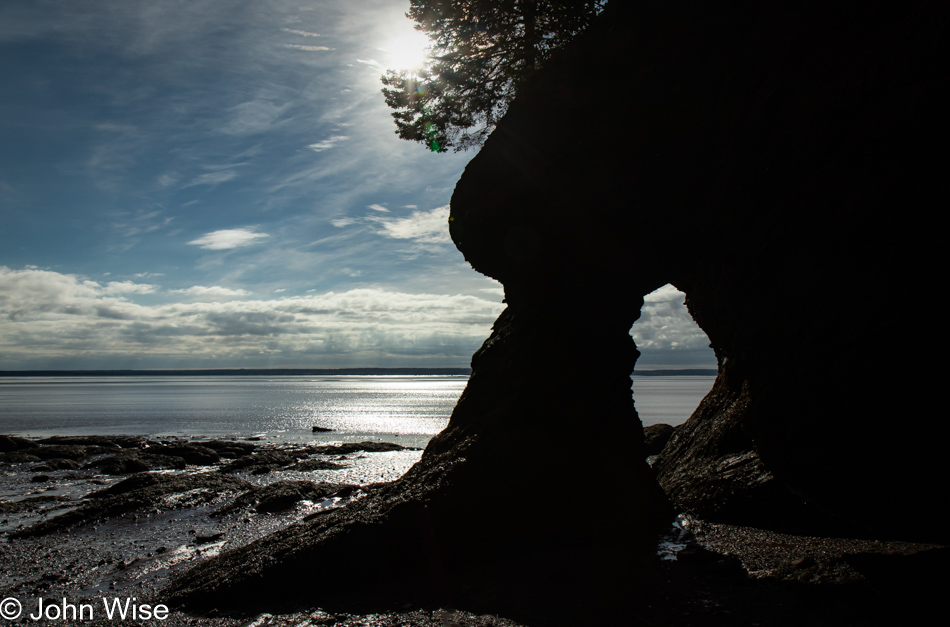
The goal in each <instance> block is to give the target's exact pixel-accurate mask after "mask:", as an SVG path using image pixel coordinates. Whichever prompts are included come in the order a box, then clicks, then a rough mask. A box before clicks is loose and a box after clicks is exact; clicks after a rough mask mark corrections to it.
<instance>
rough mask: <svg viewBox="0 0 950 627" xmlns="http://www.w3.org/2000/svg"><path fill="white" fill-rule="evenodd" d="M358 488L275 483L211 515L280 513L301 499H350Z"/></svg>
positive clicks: (258, 489) (255, 490)
mask: <svg viewBox="0 0 950 627" xmlns="http://www.w3.org/2000/svg"><path fill="white" fill-rule="evenodd" d="M356 488H357V486H354V485H349V484H342V483H327V482H325V481H321V482H319V483H314V482H312V481H275V482H274V483H271V484H268V485H266V486H261V487H256V488H252V489H251V490H250V491H248V492H247V493H245V494H242V495H241V496H239V497H238V498H236V499H234V501H233V502H232V503H229V504H228V505H226V506H224V507H222V508H221V509H219V510H217V511H216V512H214V513H213V514H212V516H224V515H226V514H231V513H234V512H237V511H241V510H245V509H250V508H253V509H254V511H256V512H258V513H273V512H279V511H283V510H286V509H289V508H291V507H293V506H294V505H295V504H297V503H298V502H300V501H302V500H310V501H323V500H324V499H327V498H330V497H332V496H334V495H336V494H340V495H341V498H342V497H343V496H349V495H350V494H352V491H353V490H355V489H356Z"/></svg>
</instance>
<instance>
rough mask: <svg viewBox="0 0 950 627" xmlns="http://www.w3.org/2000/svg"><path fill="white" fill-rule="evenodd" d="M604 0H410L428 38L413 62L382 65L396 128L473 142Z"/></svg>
mask: <svg viewBox="0 0 950 627" xmlns="http://www.w3.org/2000/svg"><path fill="white" fill-rule="evenodd" d="M604 5H606V0H500V1H498V0H412V2H411V5H410V9H409V12H408V13H406V17H408V18H410V19H412V20H414V21H415V22H416V29H418V30H420V31H422V32H424V33H425V34H426V35H428V36H429V38H430V39H431V40H432V52H431V54H430V56H429V61H428V62H427V63H426V65H425V66H424V67H422V68H419V69H416V70H398V71H397V70H387V71H386V73H385V74H384V75H383V76H382V78H381V80H382V82H383V85H384V87H383V94H384V96H385V98H386V104H388V105H389V106H390V107H392V108H393V109H395V111H393V114H392V115H393V119H394V120H395V121H396V133H397V134H398V135H399V137H401V138H403V139H408V140H410V141H417V142H421V143H423V144H425V145H426V146H427V147H428V148H429V149H430V150H432V151H434V152H446V151H448V149H449V148H453V149H454V150H455V151H456V152H457V151H460V150H467V149H468V148H469V147H472V146H478V145H480V144H481V143H482V142H483V141H485V138H486V137H488V134H489V133H491V131H492V129H493V128H494V127H495V123H496V122H497V121H498V119H499V118H500V117H501V116H502V115H503V114H504V112H505V110H506V109H507V107H508V103H509V102H510V101H511V99H512V98H514V96H515V95H516V93H517V90H518V85H519V84H520V83H521V82H522V81H523V80H524V78H525V77H526V76H527V75H529V74H530V73H531V72H532V71H534V70H535V69H537V68H538V67H540V66H541V65H542V64H543V63H544V62H545V61H546V60H547V59H548V58H549V57H550V55H551V53H552V52H553V51H554V50H555V49H556V48H558V47H560V46H562V45H563V44H565V43H566V42H567V41H569V40H570V39H572V38H573V37H574V36H576V35H577V34H578V33H579V32H580V31H582V30H583V29H584V27H586V26H587V25H588V24H589V23H590V21H591V20H592V19H593V18H594V16H596V15H597V13H599V12H600V10H601V9H602V8H603V7H604Z"/></svg>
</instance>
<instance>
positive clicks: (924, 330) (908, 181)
mask: <svg viewBox="0 0 950 627" xmlns="http://www.w3.org/2000/svg"><path fill="white" fill-rule="evenodd" d="M947 12H948V11H947V8H946V5H945V4H942V3H938V2H913V3H904V4H901V5H899V6H898V5H894V4H892V3H883V2H861V3H848V2H845V3H830V4H829V3H826V2H815V1H808V0H805V1H799V2H772V3H706V2H638V3H620V2H617V3H611V4H610V5H609V6H608V8H607V9H606V10H605V11H604V13H603V14H602V16H601V18H600V19H599V20H598V23H597V24H596V25H595V26H593V27H592V28H591V29H590V30H589V31H588V32H587V33H586V34H585V35H584V36H583V37H581V38H580V39H578V40H577V41H576V42H575V43H574V44H572V45H571V46H569V47H568V48H567V49H565V50H564V51H563V53H562V54H560V55H558V56H557V57H556V58H555V60H554V61H553V62H552V63H551V64H550V65H549V66H548V67H546V68H545V69H544V70H542V71H540V72H539V73H538V74H537V75H536V76H534V77H533V79H532V80H530V81H529V82H528V84H527V85H525V87H524V88H523V89H522V90H521V92H520V93H519V96H518V98H517V99H516V100H515V101H514V102H513V103H512V105H511V107H510V109H509V111H508V113H507V114H506V116H505V117H504V119H503V120H502V122H501V123H500V124H499V125H498V128H497V129H496V131H495V132H494V133H493V134H492V135H491V137H490V138H489V139H488V140H487V142H486V144H485V146H484V148H483V149H482V150H481V152H480V153H479V154H478V155H476V156H475V157H474V158H473V159H472V161H471V162H470V164H469V165H468V167H467V168H466V170H465V173H464V175H463V176H462V178H461V180H460V181H459V182H458V184H457V186H456V189H455V193H454V195H453V197H452V209H451V218H450V232H451V235H452V238H453V240H454V241H455V243H456V245H457V247H458V248H459V250H461V251H462V253H463V254H464V255H465V258H466V259H467V260H468V261H469V262H470V263H471V264H472V266H473V267H474V268H475V269H477V270H478V271H480V272H482V273H484V274H487V275H489V276H492V277H495V278H496V279H498V280H500V281H501V282H502V283H503V284H504V286H505V294H506V300H507V305H508V307H507V309H506V310H505V312H504V313H502V315H501V316H500V317H499V319H498V321H497V322H496V323H495V326H494V329H493V332H492V334H491V337H489V338H488V339H487V340H486V342H485V344H484V345H483V346H482V348H481V349H480V350H479V351H478V352H477V353H476V354H475V356H474V357H473V360H472V367H473V372H472V376H471V379H470V381H469V384H468V387H467V388H466V390H465V392H464V393H463V395H462V397H461V399H460V400H459V403H458V405H457V407H456V408H455V411H454V412H453V415H452V418H451V421H450V423H449V426H448V427H447V428H446V430H445V431H443V432H442V433H441V434H439V435H438V436H437V437H436V438H434V439H433V440H432V442H431V443H430V444H429V446H428V448H427V449H426V451H425V453H424V454H423V456H422V459H421V461H420V462H419V463H418V464H417V465H416V466H415V467H413V468H412V469H411V470H410V471H409V472H408V473H407V474H406V475H405V476H404V477H403V478H402V479H400V480H399V481H397V482H395V483H394V484H391V485H389V486H386V487H384V488H382V489H380V490H378V491H376V492H375V493H374V494H373V495H371V496H369V497H367V498H364V499H361V500H359V501H357V502H355V503H354V504H352V505H350V506H348V507H346V508H343V509H340V510H336V511H332V512H329V513H326V514H322V515H320V516H318V517H316V518H313V519H312V520H309V521H307V522H305V523H304V524H302V525H299V526H296V527H292V528H290V529H287V530H285V531H283V532H280V533H278V534H275V536H272V537H269V538H265V539H263V540H260V541H258V542H256V543H253V544H251V545H249V546H247V547H245V548H243V549H238V550H236V551H233V552H230V553H226V554H223V555H222V556H220V557H218V558H215V559H213V560H209V561H207V562H205V563H204V564H202V565H199V566H197V567H196V568H194V569H193V570H191V571H190V572H188V573H187V574H186V575H185V576H184V577H182V578H180V579H179V580H178V582H177V583H175V584H174V585H173V586H172V587H171V588H170V589H169V590H167V591H166V596H165V597H164V598H166V599H168V600H169V601H177V602H180V603H184V604H185V605H187V606H190V607H192V608H197V609H201V608H205V609H207V608H212V607H215V608H221V609H224V608H229V607H243V608H248V607H253V606H255V605H257V606H264V605H266V606H267V607H268V608H270V609H274V606H275V605H283V606H285V607H294V606H297V605H307V604H310V605H320V606H328V605H332V604H334V603H343V602H344V601H345V600H347V599H349V600H350V601H353V602H356V601H359V602H360V603H363V604H364V605H366V604H369V605H374V604H375V605H378V606H386V605H387V604H393V603H404V602H409V603H440V604H455V605H456V606H459V607H465V608H466V609H474V610H491V611H495V612H506V613H508V615H510V616H512V617H514V618H522V619H524V620H531V621H536V622H537V624H581V623H586V624H593V623H591V622H590V621H591V620H592V618H591V616H592V614H591V612H592V611H594V609H596V611H597V612H600V613H601V614H602V615H603V617H611V616H613V617H617V616H620V615H622V614H624V613H626V612H629V611H630V608H631V606H635V604H636V600H635V599H634V600H631V596H630V595H631V592H630V590H632V589H635V587H636V585H637V581H638V577H641V576H642V572H643V568H642V565H643V564H644V563H645V562H646V561H648V560H649V556H650V555H651V553H652V552H653V550H654V545H655V539H654V537H655V536H654V534H655V532H656V529H657V528H658V527H660V526H662V525H663V524H666V522H667V521H668V520H669V517H670V515H671V513H672V511H673V510H672V509H670V508H669V506H668V504H667V503H666V502H665V500H664V497H663V496H662V494H660V492H659V489H658V487H657V484H656V480H655V479H654V475H653V474H652V472H651V470H650V469H648V468H647V466H646V465H645V463H644V456H643V435H642V428H641V425H640V423H639V420H638V419H637V416H636V411H635V408H634V406H633V403H632V401H631V397H630V378H629V377H630V374H631V372H632V370H633V365H634V362H635V360H636V357H637V352H636V348H635V346H634V345H633V342H632V340H631V338H630V335H629V330H630V326H631V325H632V323H633V322H634V321H635V320H636V318H637V317H638V315H639V310H640V307H641V306H642V297H643V296H644V295H645V294H648V293H649V292H651V291H652V290H654V289H656V288H658V287H660V286H662V285H664V284H666V283H672V284H673V285H675V286H676V287H678V288H679V289H681V290H682V291H684V292H685V293H686V295H687V304H688V307H689V310H690V312H691V313H692V315H693V317H694V318H695V319H696V321H697V323H698V324H699V325H700V326H701V327H702V328H703V330H704V331H705V332H706V333H707V335H708V336H709V338H710V341H711V343H712V346H713V348H714V349H715V351H716V354H717V357H718V359H719V366H720V375H719V378H718V379H717V383H716V387H715V388H714V390H713V392H712V393H711V394H710V396H709V397H707V399H706V400H705V401H704V403H703V405H702V406H701V408H700V410H699V411H697V413H696V414H695V415H694V417H693V418H692V419H691V420H690V422H689V423H687V425H684V427H683V428H681V429H680V430H678V432H677V434H676V435H674V436H673V439H672V440H671V441H670V443H669V444H668V445H667V447H666V449H664V452H663V453H662V454H661V456H660V459H659V461H658V462H657V464H658V466H657V468H658V476H659V479H660V483H661V484H662V485H663V486H664V487H665V488H666V489H667V490H668V492H669V496H670V498H671V499H672V500H673V501H674V502H675V503H676V504H677V505H679V506H680V507H687V508H690V509H691V510H693V511H695V512H696V513H697V514H699V515H705V516H709V517H712V518H716V517H717V516H719V517H723V518H726V519H729V520H731V521H734V522H745V523H752V524H763V522H764V523H768V522H769V521H771V522H775V521H781V520H795V521H799V522H801V523H802V524H807V523H808V522H809V521H810V520H813V519H814V518H816V517H817V518H821V519H822V520H823V521H825V522H826V523H827V524H831V525H832V526H833V525H835V524H841V525H842V528H849V529H850V528H860V530H861V531H862V532H866V533H881V534H886V535H890V536H893V537H907V538H910V537H922V536H928V535H933V534H935V533H936V532H935V531H934V530H933V528H932V527H928V526H927V525H926V524H923V521H924V520H926V517H927V516H928V513H929V512H930V511H931V509H932V507H933V505H934V503H935V502H939V501H940V500H945V490H946V488H945V486H946V478H947V473H946V470H945V467H944V464H943V463H942V462H941V456H940V455H939V454H938V447H939V446H942V443H943V442H944V441H945V439H944V431H945V429H944V428H943V427H942V426H941V423H942V420H940V419H939V417H938V416H935V414H934V413H933V412H934V408H933V405H932V401H933V396H934V394H935V393H936V390H937V389H939V388H938V387H936V383H935V379H934V377H931V376H928V375H931V374H935V373H936V372H937V370H936V360H935V359H939V358H942V356H943V355H942V353H943V349H944V348H945V344H946V342H945V341H944V340H943V339H942V337H943V335H945V334H943V333H942V332H941V331H940V328H941V327H940V326H939V322H940V319H939V317H938V316H937V313H936V312H937V307H936V306H935V305H934V303H933V301H932V300H931V298H930V296H928V295H927V294H928V293H929V291H933V289H934V288H935V287H937V284H935V278H936V277H935V273H937V272H938V271H939V269H940V268H942V265H938V263H937V254H938V253H937V251H938V250H939V248H938V243H937V237H938V236H939V233H940V232H941V229H940V227H939V226H938V224H941V223H942V222H941V223H938V222H937V221H936V220H937V215H938V213H940V212H941V210H939V207H941V206H944V207H945V206H947V203H946V195H947V193H946V184H945V180H944V176H943V175H944V170H945V168H944V166H943V162H944V161H945V160H944V159H942V158H941V153H942V151H943V150H944V148H945V145H946V144H945V142H944V135H943V132H942V130H940V129H941V128H942V121H943V118H944V117H945V116H946V112H947V111H948V110H950V109H948V108H947V100H948V99H947V86H946V85H947V82H946V76H947V73H946V68H945V67H944V62H943V55H942V54H941V52H940V49H941V48H942V42H943V41H945V39H946V34H947V33H946V24H947V23H950V22H948V17H950V16H948V15H947ZM940 198H944V201H940ZM943 211H945V210H943ZM925 287H926V288H929V291H928V292H925V291H923V290H924V288H925ZM935 338H939V339H935ZM932 385H933V386H934V387H930V386H932ZM909 421H913V422H914V424H915V425H916V429H917V431H914V432H915V433H921V435H920V436H919V437H914V436H907V437H904V436H903V435H902V436H900V437H899V438H895V433H901V434H903V433H905V432H904V431H902V430H901V429H902V427H900V426H899V425H901V424H907V422H909ZM580 433H584V434H589V435H588V441H586V442H585V443H583V444H582V446H581V450H580V452H577V450H576V442H575V440H574V438H575V437H576V436H577V434H580ZM895 439H902V442H901V444H903V445H905V446H906V448H905V449H902V448H895ZM329 565H332V568H328V566H329ZM579 617H583V620H580V619H579ZM579 620H580V622H578V621H579ZM605 620H606V621H607V622H605V623H604V624H617V623H616V621H614V622H611V620H610V619H609V618H607V619H605Z"/></svg>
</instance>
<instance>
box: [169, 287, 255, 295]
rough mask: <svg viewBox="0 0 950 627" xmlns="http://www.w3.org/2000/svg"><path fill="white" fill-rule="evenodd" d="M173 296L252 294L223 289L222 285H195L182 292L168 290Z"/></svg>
mask: <svg viewBox="0 0 950 627" xmlns="http://www.w3.org/2000/svg"><path fill="white" fill-rule="evenodd" d="M168 291H169V292H171V293H172V294H187V295H188V296H248V295H250V292H248V291H247V290H240V289H237V290H235V289H231V288H228V287H221V286H220V285H212V286H210V287H207V286H204V285H194V286H192V287H188V288H185V289H180V290H168Z"/></svg>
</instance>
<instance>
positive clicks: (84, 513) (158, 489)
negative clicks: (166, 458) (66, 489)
mask: <svg viewBox="0 0 950 627" xmlns="http://www.w3.org/2000/svg"><path fill="white" fill-rule="evenodd" d="M251 487H253V486H252V484H250V483H248V482H247V481H244V480H242V479H236V478H234V477H227V476H224V475H221V474H219V473H209V472H203V473H195V474H193V475H148V474H142V475H134V476H132V477H129V478H128V479H126V480H124V481H122V482H120V483H118V484H116V485H115V486H113V487H111V488H106V489H105V490H101V491H99V492H95V493H93V494H90V495H89V496H88V497H87V499H86V502H85V503H84V504H83V505H82V506H80V507H78V508H76V509H73V510H70V511H67V512H63V513H62V514H59V515H58V516H56V517H54V518H50V519H48V520H44V521H41V522H39V523H36V524H35V525H33V526H31V527H27V528H26V529H22V530H19V531H16V532H13V533H11V534H10V537H11V538H28V537H37V536H43V535H47V534H50V533H55V532H59V531H63V530H66V529H69V528H70V527H75V526H78V525H85V524H89V523H92V522H94V521H96V520H102V519H107V518H113V517H116V516H121V515H123V514H127V513H130V512H134V511H141V510H154V509H155V505H156V503H158V502H159V501H160V500H161V499H162V497H164V496H167V495H172V494H188V495H189V498H188V499H180V500H178V501H177V502H176V506H177V507H189V506H194V505H195V504H196V503H201V502H210V501H213V500H214V499H216V498H218V497H219V496H220V495H222V494H226V493H230V492H243V491H246V490H248V489H250V488H251Z"/></svg>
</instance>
